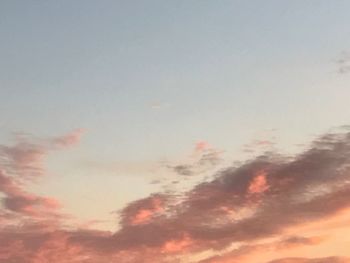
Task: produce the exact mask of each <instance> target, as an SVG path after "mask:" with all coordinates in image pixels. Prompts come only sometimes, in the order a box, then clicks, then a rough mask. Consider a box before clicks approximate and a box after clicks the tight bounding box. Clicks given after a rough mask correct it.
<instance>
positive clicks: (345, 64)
mask: <svg viewBox="0 0 350 263" xmlns="http://www.w3.org/2000/svg"><path fill="white" fill-rule="evenodd" d="M335 63H336V65H337V67H338V73H339V74H346V73H348V72H350V53H349V52H347V51H343V52H341V53H340V54H339V56H338V58H337V59H336V60H335Z"/></svg>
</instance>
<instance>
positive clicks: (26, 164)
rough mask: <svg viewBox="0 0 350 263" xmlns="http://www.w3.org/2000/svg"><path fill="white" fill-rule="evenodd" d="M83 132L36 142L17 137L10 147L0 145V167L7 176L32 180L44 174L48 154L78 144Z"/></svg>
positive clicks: (75, 131)
mask: <svg viewBox="0 0 350 263" xmlns="http://www.w3.org/2000/svg"><path fill="white" fill-rule="evenodd" d="M83 132H84V130H82V129H77V130H74V131H73V132H70V133H68V134H65V135H62V136H58V137H53V138H47V139H44V140H38V139H36V138H28V137H27V136H24V137H23V136H21V137H17V139H16V141H15V144H14V145H12V146H7V145H0V167H1V169H3V170H5V171H6V172H7V174H10V175H12V176H14V177H17V178H20V179H23V180H32V179H35V178H36V177H39V176H42V175H43V174H44V173H45V167H44V161H45V158H46V156H47V155H48V154H49V152H51V151H54V150H58V149H62V148H66V147H70V146H72V145H75V144H77V143H78V142H79V140H80V138H81V136H82V134H83Z"/></svg>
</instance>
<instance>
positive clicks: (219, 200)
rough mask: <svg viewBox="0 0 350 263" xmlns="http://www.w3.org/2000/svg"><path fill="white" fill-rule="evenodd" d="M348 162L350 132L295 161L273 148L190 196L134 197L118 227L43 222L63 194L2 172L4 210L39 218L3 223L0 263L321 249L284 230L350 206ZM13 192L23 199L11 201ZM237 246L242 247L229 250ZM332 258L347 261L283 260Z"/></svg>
mask: <svg viewBox="0 0 350 263" xmlns="http://www.w3.org/2000/svg"><path fill="white" fill-rule="evenodd" d="M349 169H350V133H349V132H347V131H345V132H343V133H329V134H325V135H323V136H320V137H319V138H317V139H316V140H314V141H313V142H312V143H311V144H310V146H309V148H308V149H306V150H305V151H304V152H301V153H300V154H298V155H296V156H294V158H290V157H288V158H284V157H281V156H279V155H276V154H268V153H266V154H265V155H263V156H259V157H256V158H254V159H251V160H248V161H246V162H245V163H243V164H242V165H240V166H239V167H228V168H226V169H224V170H221V171H218V172H217V173H216V174H215V175H214V176H213V179H212V180H210V181H205V182H202V183H199V184H198V185H196V186H195V187H194V188H193V189H191V190H189V191H187V192H186V193H184V194H182V195H177V194H176V193H172V192H165V193H154V194H152V195H150V196H148V197H146V198H143V199H139V200H136V201H133V202H131V203H129V204H127V205H126V206H125V207H124V208H123V209H122V210H121V211H119V215H120V225H119V229H118V230H117V231H115V232H113V233H112V232H104V231H99V230H93V229H91V228H90V229H85V230H84V229H72V228H70V229H69V228H67V227H65V226H64V224H62V225H60V224H57V225H52V224H51V223H50V220H49V218H45V219H46V220H48V221H47V222H48V223H46V224H41V222H42V221H41V220H37V219H36V217H35V216H34V215H35V213H32V211H31V209H35V210H34V211H36V213H39V214H41V212H38V211H45V210H49V211H50V209H52V210H53V211H56V209H58V207H57V206H56V203H55V201H53V200H51V199H49V198H46V197H40V196H35V195H29V194H28V193H27V192H25V191H24V190H23V189H22V188H21V185H20V184H17V183H16V182H15V181H14V180H13V178H12V177H11V178H10V176H9V175H7V174H5V173H4V174H2V176H1V177H0V191H1V192H2V193H4V195H5V199H4V209H5V210H6V211H7V212H14V213H18V214H25V215H29V216H31V221H32V224H21V225H18V226H16V227H13V226H7V227H0V262H1V260H3V262H11V260H12V261H13V262H16V260H17V262H21V260H22V262H26V260H25V259H28V258H30V259H32V260H31V261H30V262H33V263H39V262H45V261H44V260H47V259H49V260H50V262H53V263H55V262H103V263H104V262H120V263H126V262H145V263H149V262H181V260H182V259H183V258H185V257H189V256H191V255H195V254H196V253H208V256H207V259H203V260H204V261H203V262H242V261H240V260H241V259H242V258H244V257H245V256H246V255H247V254H249V253H252V252H254V251H255V252H256V251H263V250H264V249H273V250H276V251H278V250H283V249H286V250H288V249H290V248H293V247H297V246H315V245H318V244H319V243H321V242H322V241H323V238H322V237H320V236H311V237H307V236H306V237H303V236H299V235H296V236H294V235H293V236H286V232H287V230H288V229H291V228H293V227H300V226H303V225H307V224H309V223H310V222H322V221H323V220H325V219H327V218H330V217H332V216H336V215H337V214H338V213H340V212H341V211H344V210H345V209H348V208H350V170H349ZM27 195H28V196H27ZM6 198H10V199H11V198H12V199H16V198H18V201H16V200H14V201H12V204H10V205H9V204H7V202H8V201H6ZM21 198H22V199H21ZM28 207H29V208H28ZM42 207H43V209H41V208H42ZM28 211H29V212H28ZM4 216H5V215H4ZM48 226H51V227H48ZM269 239H274V240H273V241H266V240H269ZM232 245H237V246H238V247H237V248H236V249H233V250H232V249H231V250H230V247H231V246H232ZM65 250H67V251H66V252H65ZM60 255H61V256H60ZM213 259H215V260H217V261H215V260H214V261H213ZM219 259H220V260H221V259H222V261H219ZM330 259H331V260H332V259H334V260H343V259H341V258H325V259H300V258H299V259H296V258H294V259H291V258H288V259H287V258H285V259H281V260H285V261H281V260H280V261H275V262H293V261H288V260H299V261H294V262H303V261H300V260H314V261H304V262H337V261H329V260H330ZM6 260H7V261H6ZM224 260H226V261H224ZM315 260H316V261H315ZM317 260H328V261H317ZM339 262H342V261H339ZM344 262H346V261H344Z"/></svg>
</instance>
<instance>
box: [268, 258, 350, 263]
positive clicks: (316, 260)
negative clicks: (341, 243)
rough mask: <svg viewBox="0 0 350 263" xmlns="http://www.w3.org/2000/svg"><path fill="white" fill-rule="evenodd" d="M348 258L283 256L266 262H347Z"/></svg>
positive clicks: (349, 260)
mask: <svg viewBox="0 0 350 263" xmlns="http://www.w3.org/2000/svg"><path fill="white" fill-rule="evenodd" d="M349 262H350V259H347V258H342V257H326V258H283V259H277V260H273V261H270V262H268V263H349Z"/></svg>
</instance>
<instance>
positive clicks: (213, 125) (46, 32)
mask: <svg viewBox="0 0 350 263" xmlns="http://www.w3.org/2000/svg"><path fill="white" fill-rule="evenodd" d="M349 14H350V1H345V0H344V1H338V0H334V1H321V0H320V1H316V0H314V1H304V0H299V1H277V0H276V1H260V0H256V1H243V0H242V1H221V0H220V1H164V0H161V1H160V0H159V1H87V0H84V1H83V0H80V1H78V0H76V1H29V0H28V1H16V0H7V1H5V0H3V1H0V39H1V41H0V128H1V129H0V138H1V140H2V141H5V139H6V138H8V135H9V133H10V132H12V131H24V132H30V133H33V134H35V135H59V134H62V133H64V132H67V131H70V130H72V129H74V128H85V129H86V130H87V133H86V136H85V137H84V139H83V141H82V144H81V146H80V148H79V149H80V156H79V158H80V159H87V160H88V159H92V160H95V159H99V160H102V161H104V162H105V161H107V162H108V161H125V160H134V161H140V160H152V161H157V160H160V159H162V158H165V157H168V156H175V155H179V154H182V153H184V152H186V151H188V150H189V149H191V147H192V145H193V143H195V142H196V141H197V140H206V141H208V142H210V143H211V144H212V145H215V146H216V147H218V148H220V149H225V150H228V151H230V150H235V148H237V147H239V146H241V145H242V144H243V143H247V142H249V140H251V139H252V138H253V137H254V136H255V134H258V133H259V131H263V130H266V129H271V128H276V129H277V135H278V136H280V137H281V143H285V145H288V143H290V144H293V143H297V142H299V141H301V140H303V139H305V138H306V137H307V136H310V134H312V133H315V132H316V133H317V132H322V131H324V130H325V129H328V128H329V127H331V126H337V125H342V124H347V123H348V121H349V120H350V115H349V113H350V110H349V98H350V91H349V85H348V84H349V81H350V78H349V75H347V74H338V73H337V65H336V64H335V63H334V61H333V60H334V59H336V58H337V57H338V56H339V54H340V53H341V52H342V51H344V50H348V49H350V16H349ZM75 158H76V159H79V158H78V157H77V156H75ZM62 169H63V168H62ZM133 180H134V179H133ZM95 183H96V182H94V184H95ZM125 184H126V185H127V182H125Z"/></svg>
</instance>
